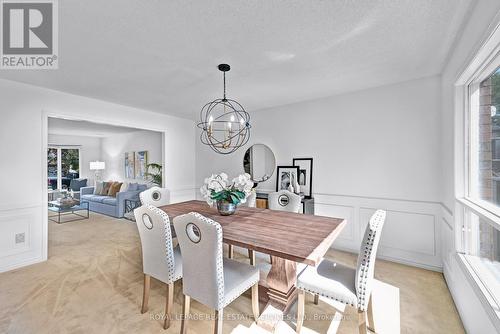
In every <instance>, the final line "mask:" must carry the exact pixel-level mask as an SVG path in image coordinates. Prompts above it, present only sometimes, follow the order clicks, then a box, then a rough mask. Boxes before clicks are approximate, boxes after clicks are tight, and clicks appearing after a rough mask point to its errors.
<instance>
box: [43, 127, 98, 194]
mask: <svg viewBox="0 0 500 334" xmlns="http://www.w3.org/2000/svg"><path fill="white" fill-rule="evenodd" d="M49 132H50V131H49ZM48 143H49V145H51V144H52V145H56V146H64V145H79V147H78V148H79V149H80V168H81V169H80V178H81V179H87V185H89V186H90V185H93V184H94V171H91V170H90V165H89V164H90V162H91V161H96V160H100V159H101V139H100V138H97V137H86V136H71V135H57V134H49V139H48Z"/></svg>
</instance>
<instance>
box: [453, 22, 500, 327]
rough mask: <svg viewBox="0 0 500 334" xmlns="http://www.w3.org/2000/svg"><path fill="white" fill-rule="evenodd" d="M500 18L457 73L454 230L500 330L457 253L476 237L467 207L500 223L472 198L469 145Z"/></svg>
mask: <svg viewBox="0 0 500 334" xmlns="http://www.w3.org/2000/svg"><path fill="white" fill-rule="evenodd" d="M499 21H500V13H499V14H497V15H496V17H495V19H494V21H493V22H494V24H495V26H494V27H493V28H492V29H488V31H490V34H489V35H488V37H487V38H486V39H485V40H484V42H483V43H482V44H481V46H480V48H479V49H478V51H477V53H476V54H475V55H474V56H473V58H472V59H470V61H469V63H468V64H467V65H466V66H465V68H464V70H463V72H462V73H461V74H460V75H459V76H458V78H457V80H456V82H455V101H454V103H455V114H454V116H455V124H454V125H455V128H454V130H455V135H454V152H455V159H454V169H455V180H454V181H455V200H456V202H455V215H454V219H455V224H454V225H455V231H454V233H455V249H456V251H457V253H455V255H456V257H457V259H458V260H457V262H458V263H459V267H460V268H461V269H462V271H463V272H464V274H465V276H466V278H467V279H468V280H469V282H470V283H471V287H472V289H473V290H474V293H476V294H477V295H478V298H479V300H480V302H481V303H482V305H483V307H484V309H485V311H486V313H487V314H488V315H489V317H490V318H491V320H492V321H493V324H494V325H495V326H496V328H497V329H498V330H499V331H500V318H499V314H497V312H495V310H494V309H493V307H494V306H493V305H492V304H491V303H490V302H488V298H490V297H491V296H487V293H488V292H487V290H486V289H485V287H484V286H483V283H482V282H481V281H480V279H479V277H478V276H477V273H476V272H475V271H474V270H473V268H471V267H470V265H469V264H468V263H467V261H465V259H464V256H463V255H462V254H459V253H458V252H465V251H467V250H468V249H469V247H471V245H470V242H474V240H469V238H466V237H465V235H466V233H464V232H465V231H467V229H470V228H471V226H470V225H471V224H474V223H475V222H474V221H470V219H467V216H468V215H467V214H466V210H470V211H471V212H474V213H475V214H476V215H478V216H480V217H481V218H484V220H485V221H487V222H489V223H490V224H492V225H493V226H499V224H500V210H499V209H498V208H493V205H492V204H489V203H487V202H485V201H482V200H477V199H475V198H471V196H472V197H477V196H474V194H472V191H473V188H471V186H470V183H471V181H472V180H471V179H470V174H472V173H471V170H472V171H473V170H474V168H475V166H474V163H475V162H476V161H475V160H476V159H474V158H473V157H471V156H470V154H471V152H474V150H473V148H471V147H470V146H471V145H474V142H473V141H471V140H470V138H474V135H475V133H474V131H475V127H474V126H472V125H473V124H474V122H475V121H477V120H476V119H475V118H474V117H471V116H474V114H477V113H473V112H471V110H470V107H471V106H472V105H473V103H471V101H470V95H471V94H470V93H471V92H470V91H469V90H470V89H471V88H472V90H477V86H478V83H479V82H481V80H483V79H484V78H485V76H486V77H487V76H488V74H490V73H491V71H492V68H493V67H494V66H497V67H498V66H499V65H500V57H499V55H500V24H499ZM490 27H491V26H490ZM496 57H498V58H496ZM472 98H477V99H478V98H479V97H478V96H472ZM476 151H477V150H476ZM471 164H472V165H471ZM471 230H472V229H471ZM446 267H447V263H446V261H445V268H446ZM445 271H446V270H445ZM496 307H497V306H496Z"/></svg>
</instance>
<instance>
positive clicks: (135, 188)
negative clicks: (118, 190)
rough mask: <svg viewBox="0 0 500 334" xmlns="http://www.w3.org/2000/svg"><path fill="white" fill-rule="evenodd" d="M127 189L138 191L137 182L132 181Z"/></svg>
mask: <svg viewBox="0 0 500 334" xmlns="http://www.w3.org/2000/svg"><path fill="white" fill-rule="evenodd" d="M127 191H137V183H130V184H129V185H128V189H127Z"/></svg>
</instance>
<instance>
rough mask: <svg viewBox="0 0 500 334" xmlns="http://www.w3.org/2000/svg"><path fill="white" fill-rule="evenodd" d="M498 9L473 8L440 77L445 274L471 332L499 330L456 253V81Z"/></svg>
mask: <svg viewBox="0 0 500 334" xmlns="http://www.w3.org/2000/svg"><path fill="white" fill-rule="evenodd" d="M499 10H500V2H499V1H498V0H481V1H478V2H477V4H476V6H475V8H474V10H471V11H470V14H469V20H468V22H467V24H466V25H465V26H464V28H463V32H462V35H461V36H460V38H459V39H458V40H457V41H456V43H455V47H454V48H453V50H452V51H451V52H450V56H449V59H448V61H447V63H446V67H445V69H444V71H443V74H442V81H441V86H442V88H441V90H442V113H441V117H442V122H441V123H442V128H441V134H442V136H441V156H442V160H443V165H442V175H441V178H442V184H443V200H442V201H443V204H444V206H445V208H444V209H443V219H444V221H445V224H443V225H442V227H443V231H442V235H443V238H442V243H443V258H444V274H445V277H446V281H447V283H448V286H449V288H450V291H451V293H452V295H453V299H454V300H455V303H456V305H457V309H458V311H459V313H460V316H461V318H462V322H463V324H464V327H465V329H466V330H467V332H468V333H495V332H496V330H495V328H494V327H493V326H494V325H493V323H492V321H491V319H490V318H489V317H488V316H487V313H486V311H485V309H484V308H483V304H482V303H481V299H480V295H479V294H478V291H477V290H476V289H475V288H474V286H473V285H471V284H470V283H469V280H468V279H467V276H466V274H465V273H464V271H463V269H462V268H461V267H460V264H459V262H458V259H457V257H456V255H455V254H456V246H455V237H456V231H455V230H456V227H455V226H456V223H455V217H454V211H455V186H454V182H455V171H454V168H455V165H454V159H455V155H454V110H455V104H454V102H455V101H454V97H455V87H454V85H455V82H456V80H457V79H458V76H459V75H460V74H461V73H462V72H463V71H464V70H465V67H466V66H467V65H468V63H469V62H470V61H471V59H472V58H473V56H474V55H475V54H476V52H477V51H478V49H479V47H480V46H481V44H482V43H483V42H484V40H485V38H487V37H488V35H489V33H490V32H491V31H492V28H494V27H495V26H496V24H497V22H498V19H495V15H498V12H499Z"/></svg>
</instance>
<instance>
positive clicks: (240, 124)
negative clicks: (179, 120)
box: [198, 64, 251, 154]
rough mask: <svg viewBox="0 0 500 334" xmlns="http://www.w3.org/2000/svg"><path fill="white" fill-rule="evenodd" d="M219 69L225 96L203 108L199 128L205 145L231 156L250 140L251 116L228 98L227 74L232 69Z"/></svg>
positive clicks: (225, 66) (223, 67)
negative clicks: (221, 74)
mask: <svg viewBox="0 0 500 334" xmlns="http://www.w3.org/2000/svg"><path fill="white" fill-rule="evenodd" d="M218 68H219V71H221V72H222V73H223V78H224V95H223V97H222V99H216V100H213V101H212V102H209V103H207V104H205V105H204V106H203V108H201V111H200V123H198V127H199V128H200V129H201V135H200V139H201V142H202V143H203V144H205V145H208V146H209V147H210V148H211V149H212V150H214V151H215V152H217V153H220V154H230V153H233V152H234V151H236V150H237V149H238V148H240V147H241V146H243V145H245V144H246V143H247V142H248V140H249V139H250V128H251V126H250V123H249V122H250V115H249V114H248V112H246V111H245V109H244V108H243V106H242V105H241V104H239V103H238V102H237V101H235V100H231V99H228V98H226V72H228V71H229V70H230V69H231V67H230V66H229V65H228V64H220V65H219V66H218Z"/></svg>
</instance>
